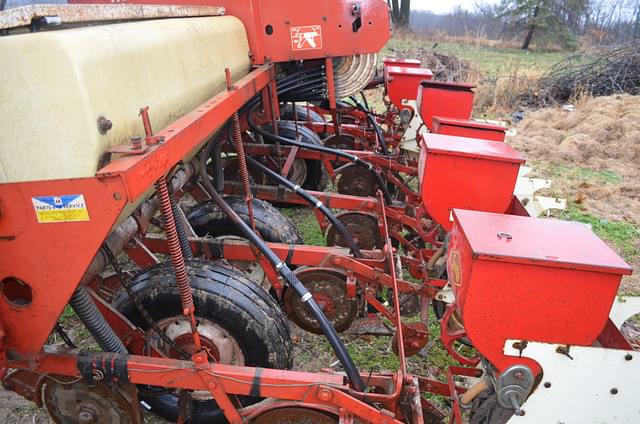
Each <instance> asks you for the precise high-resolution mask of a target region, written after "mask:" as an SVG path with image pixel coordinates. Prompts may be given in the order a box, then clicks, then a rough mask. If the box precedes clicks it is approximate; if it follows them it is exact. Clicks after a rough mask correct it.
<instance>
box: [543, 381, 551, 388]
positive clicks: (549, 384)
mask: <svg viewBox="0 0 640 424" xmlns="http://www.w3.org/2000/svg"><path fill="white" fill-rule="evenodd" d="M549 387H551V383H549V382H548V381H547V382H545V383H544V388H545V389H548V388H549Z"/></svg>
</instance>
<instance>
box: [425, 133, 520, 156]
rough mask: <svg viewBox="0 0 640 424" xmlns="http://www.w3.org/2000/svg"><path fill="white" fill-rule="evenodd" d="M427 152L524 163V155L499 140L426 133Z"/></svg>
mask: <svg viewBox="0 0 640 424" xmlns="http://www.w3.org/2000/svg"><path fill="white" fill-rule="evenodd" d="M424 140H425V141H424V145H425V146H424V147H425V148H426V149H427V153H439V154H446V155H450V156H463V157H470V158H477V159H489V160H496V161H502V162H513V163H524V162H525V159H524V157H523V156H522V155H521V154H520V152H518V151H517V150H516V149H514V148H513V147H511V146H510V145H508V144H506V143H503V142H501V141H490V140H483V139H479V138H469V137H456V136H453V135H443V134H433V133H431V134H427V135H426V136H425V138H424Z"/></svg>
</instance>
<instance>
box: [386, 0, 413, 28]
mask: <svg viewBox="0 0 640 424" xmlns="http://www.w3.org/2000/svg"><path fill="white" fill-rule="evenodd" d="M390 7H391V16H392V18H393V22H394V23H395V24H396V26H398V27H402V26H408V25H409V16H410V14H411V0H401V1H398V0H391V5H390Z"/></svg>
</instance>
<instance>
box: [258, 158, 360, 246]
mask: <svg viewBox="0 0 640 424" xmlns="http://www.w3.org/2000/svg"><path fill="white" fill-rule="evenodd" d="M247 161H248V162H249V163H250V164H251V166H254V167H256V168H258V170H260V171H261V172H262V173H263V174H265V175H266V176H267V177H269V179H271V180H272V181H273V182H275V183H277V184H280V185H283V186H285V187H287V188H288V189H289V190H291V191H293V192H294V193H296V194H297V195H298V196H300V197H302V198H303V199H304V200H306V201H307V202H308V203H309V204H310V205H311V206H314V207H316V208H318V209H319V210H320V212H322V214H323V215H324V216H325V217H327V219H328V220H329V221H331V223H332V224H333V225H334V226H335V227H336V229H337V230H338V232H339V233H340V234H341V235H342V237H343V238H344V239H345V241H347V243H349V248H350V249H351V253H353V256H355V257H356V258H364V257H365V256H364V254H363V253H362V252H361V251H360V248H358V245H357V244H356V242H355V240H354V239H353V236H352V235H351V233H350V232H349V230H348V229H347V227H345V226H344V224H343V223H342V222H341V221H340V220H339V219H338V218H336V216H335V215H334V214H333V213H332V212H331V211H330V210H329V208H327V207H326V206H325V205H324V203H322V201H320V200H319V199H318V198H317V197H315V196H313V195H311V194H310V193H308V192H307V191H306V190H304V189H303V188H302V187H300V186H299V185H297V184H294V183H292V182H291V181H289V180H288V179H286V178H285V177H283V176H282V175H280V174H278V173H277V172H274V171H273V170H271V169H269V168H267V167H266V166H264V165H263V164H261V163H260V162H258V161H257V160H255V159H254V158H252V157H247Z"/></svg>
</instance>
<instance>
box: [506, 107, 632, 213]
mask: <svg viewBox="0 0 640 424" xmlns="http://www.w3.org/2000/svg"><path fill="white" fill-rule="evenodd" d="M513 145H514V146H515V147H516V148H518V150H520V151H521V152H523V153H524V154H525V156H526V157H527V159H528V160H529V161H532V160H533V161H541V162H548V163H549V164H551V165H556V166H558V165H559V166H560V168H557V169H556V171H557V172H556V173H559V174H560V175H559V176H560V177H562V176H563V175H562V170H563V168H562V166H565V167H578V168H583V169H586V170H592V171H593V172H594V173H598V172H600V173H602V174H601V175H602V176H604V177H605V179H606V176H607V175H608V176H610V177H611V179H613V180H619V181H615V182H616V184H597V181H591V182H588V181H580V179H571V178H554V182H555V187H556V189H557V190H560V191H562V192H567V191H568V192H569V193H570V194H572V195H573V196H574V197H573V198H571V199H568V200H573V201H578V202H580V203H581V204H582V205H583V206H584V208H585V210H587V211H589V212H590V213H593V214H595V215H598V216H601V217H603V218H606V219H610V220H616V221H619V220H624V221H628V222H632V223H634V224H640V188H639V187H640V96H627V95H622V96H612V97H599V98H594V99H589V100H586V101H584V103H582V104H578V105H576V108H575V111H565V110H563V109H561V108H545V109H541V110H538V111H535V112H531V113H529V114H528V115H526V117H525V119H524V121H523V122H522V123H521V124H520V125H519V126H518V127H517V136H516V137H515V138H514V140H513ZM543 167H544V164H543ZM544 168H546V170H549V168H548V167H544ZM604 182H605V183H606V182H607V181H604Z"/></svg>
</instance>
